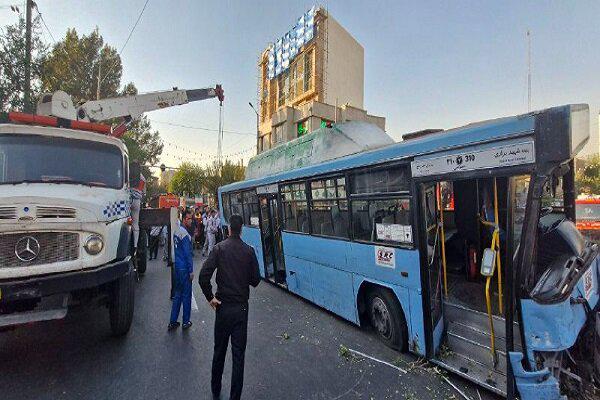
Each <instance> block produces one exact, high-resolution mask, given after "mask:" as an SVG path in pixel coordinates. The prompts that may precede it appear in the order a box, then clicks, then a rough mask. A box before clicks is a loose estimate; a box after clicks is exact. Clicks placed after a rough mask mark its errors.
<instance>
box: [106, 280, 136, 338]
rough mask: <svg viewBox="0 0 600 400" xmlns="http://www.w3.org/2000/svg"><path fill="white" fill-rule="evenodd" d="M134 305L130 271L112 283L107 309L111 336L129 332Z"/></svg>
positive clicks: (133, 284) (133, 282) (133, 287)
mask: <svg viewBox="0 0 600 400" xmlns="http://www.w3.org/2000/svg"><path fill="white" fill-rule="evenodd" d="M134 305H135V274H134V273H133V271H130V272H128V273H127V274H126V275H123V276H122V277H120V278H119V279H117V280H116V281H114V282H113V288H112V298H111V302H110V307H109V315H110V329H111V331H112V334H113V336H123V335H125V334H127V332H129V328H130V327H131V321H132V319H133V309H134Z"/></svg>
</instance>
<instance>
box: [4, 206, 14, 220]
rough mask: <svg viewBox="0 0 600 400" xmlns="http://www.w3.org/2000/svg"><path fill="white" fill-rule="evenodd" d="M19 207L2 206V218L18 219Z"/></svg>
mask: <svg viewBox="0 0 600 400" xmlns="http://www.w3.org/2000/svg"><path fill="white" fill-rule="evenodd" d="M16 218H17V209H16V208H15V207H0V219H16Z"/></svg>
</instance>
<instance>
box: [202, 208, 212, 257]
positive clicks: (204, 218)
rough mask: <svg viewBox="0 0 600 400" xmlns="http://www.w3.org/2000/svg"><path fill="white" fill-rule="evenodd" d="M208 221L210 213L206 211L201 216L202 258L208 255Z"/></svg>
mask: <svg viewBox="0 0 600 400" xmlns="http://www.w3.org/2000/svg"><path fill="white" fill-rule="evenodd" d="M205 210H206V209H205ZM209 220H210V211H206V212H205V213H204V214H203V215H202V223H203V225H204V246H202V256H205V255H208V224H209Z"/></svg>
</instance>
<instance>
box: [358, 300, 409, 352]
mask: <svg viewBox="0 0 600 400" xmlns="http://www.w3.org/2000/svg"><path fill="white" fill-rule="evenodd" d="M367 304H368V307H369V318H370V320H371V326H372V327H373V328H374V329H375V331H376V332H377V336H379V338H380V339H381V340H382V341H383V342H384V343H385V344H386V345H387V346H389V347H391V348H393V349H397V350H400V351H406V347H407V341H406V338H407V336H408V334H407V330H408V329H407V326H406V318H405V317H404V313H403V312H402V308H401V307H400V304H399V303H398V300H397V299H396V297H395V296H394V295H393V294H392V292H390V291H389V290H387V289H379V288H378V289H374V290H372V291H371V292H369V295H368V303H367Z"/></svg>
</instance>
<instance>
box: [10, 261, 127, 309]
mask: <svg viewBox="0 0 600 400" xmlns="http://www.w3.org/2000/svg"><path fill="white" fill-rule="evenodd" d="M130 259H131V257H130V256H127V257H126V258H124V259H123V260H119V261H115V262H112V263H109V264H105V265H101V266H99V267H96V268H93V269H86V270H80V271H73V272H67V273H60V274H53V275H46V276H39V277H28V278H18V279H14V280H2V281H0V305H2V303H9V302H13V301H19V300H27V299H38V298H42V297H47V296H52V295H55V294H62V293H70V292H72V291H75V290H80V289H88V288H93V287H98V286H100V285H102V284H105V283H107V282H111V281H114V280H115V279H117V278H119V277H121V276H123V275H125V274H127V273H129V272H131V271H132V270H133V267H132V264H131V263H130Z"/></svg>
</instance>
